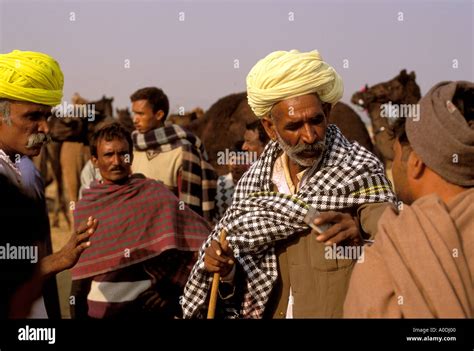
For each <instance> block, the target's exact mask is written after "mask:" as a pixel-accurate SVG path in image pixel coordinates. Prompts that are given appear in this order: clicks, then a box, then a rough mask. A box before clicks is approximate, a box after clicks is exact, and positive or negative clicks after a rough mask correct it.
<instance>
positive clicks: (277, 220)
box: [182, 125, 396, 318]
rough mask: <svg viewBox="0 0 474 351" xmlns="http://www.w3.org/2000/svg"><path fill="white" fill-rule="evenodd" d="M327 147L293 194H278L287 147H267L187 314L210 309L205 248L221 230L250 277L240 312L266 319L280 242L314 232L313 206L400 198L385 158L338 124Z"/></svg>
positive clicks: (200, 273) (193, 282)
mask: <svg viewBox="0 0 474 351" xmlns="http://www.w3.org/2000/svg"><path fill="white" fill-rule="evenodd" d="M326 147H327V149H326V152H325V154H324V156H323V159H322V161H321V166H320V167H319V168H318V169H317V170H316V171H314V174H313V175H308V176H309V177H308V179H307V181H306V183H305V184H304V185H303V186H302V187H301V188H300V189H299V190H298V192H297V193H296V194H295V195H293V196H289V195H284V194H280V193H275V192H272V189H273V184H272V180H271V175H272V170H273V165H274V163H275V160H276V159H277V157H278V156H279V155H280V154H281V152H282V150H281V148H280V146H279V145H278V143H277V142H270V143H269V144H268V145H267V147H266V148H265V150H264V153H263V154H262V156H261V157H260V158H259V160H258V161H257V162H255V163H254V164H253V165H252V167H251V168H250V169H249V170H248V171H247V172H246V173H245V174H244V175H243V177H242V178H241V180H240V181H239V183H238V185H237V188H236V191H235V194H234V202H233V204H232V206H231V207H230V208H229V209H228V210H227V211H226V213H225V215H224V217H223V218H222V219H221V221H220V222H219V223H218V224H217V225H216V226H215V228H214V230H213V231H212V233H211V235H210V236H209V238H208V239H207V240H206V242H205V243H204V244H203V246H202V248H201V250H200V254H199V258H198V261H197V263H196V264H195V266H194V268H193V270H192V272H191V275H190V277H189V279H188V282H187V284H186V287H185V291H184V296H183V301H182V307H183V316H184V317H185V318H192V317H196V316H198V315H200V314H201V312H198V311H200V310H202V309H203V308H205V306H204V305H205V303H206V301H207V296H208V292H209V290H210V284H211V281H212V274H210V273H208V272H207V271H206V270H205V269H204V250H205V249H206V248H207V247H208V246H209V245H210V241H211V240H219V239H218V237H219V233H220V231H221V229H223V228H225V229H226V230H227V233H228V234H227V240H228V241H229V244H230V246H231V247H232V249H233V251H234V254H235V256H236V259H237V261H238V263H239V264H240V265H241V266H242V268H243V270H244V272H245V275H246V287H245V289H244V299H243V301H242V303H241V305H240V306H239V311H238V314H239V316H240V317H243V318H261V317H262V315H263V312H264V309H265V305H266V303H267V301H268V299H269V296H270V293H271V291H272V288H273V286H274V283H275V281H276V279H277V276H278V270H277V258H276V255H275V251H274V243H275V242H276V241H278V240H283V239H287V238H288V237H290V236H292V235H295V234H297V233H301V232H305V231H307V230H308V228H309V227H308V226H307V225H306V224H305V223H304V220H303V218H304V216H305V214H306V212H307V209H308V206H313V207H315V208H317V209H318V210H321V211H329V210H340V209H344V208H353V207H357V206H358V205H361V204H364V203H376V202H395V201H396V198H395V195H394V194H393V192H392V190H391V185H390V182H389V181H388V180H387V179H386V177H385V173H384V168H383V165H382V164H381V162H380V161H379V160H378V159H377V158H376V157H375V156H374V155H373V154H372V153H370V152H369V151H367V150H366V149H365V148H363V147H362V146H360V145H359V144H357V143H350V142H349V141H348V140H347V139H346V138H345V137H344V136H343V135H342V133H341V132H340V130H339V129H338V128H337V127H336V126H335V125H329V126H328V129H327V132H326Z"/></svg>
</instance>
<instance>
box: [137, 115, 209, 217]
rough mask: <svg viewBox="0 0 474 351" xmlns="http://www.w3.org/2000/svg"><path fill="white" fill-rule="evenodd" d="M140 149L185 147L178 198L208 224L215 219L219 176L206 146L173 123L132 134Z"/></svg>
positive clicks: (161, 149) (163, 150) (161, 150)
mask: <svg viewBox="0 0 474 351" xmlns="http://www.w3.org/2000/svg"><path fill="white" fill-rule="evenodd" d="M132 139H133V145H134V147H135V148H136V149H137V150H148V149H155V150H158V151H160V152H166V151H170V150H173V149H175V148H177V147H181V148H182V152H183V157H182V165H181V191H180V193H179V199H180V200H182V201H183V202H184V203H185V204H186V205H188V206H189V208H191V209H192V210H193V211H195V212H196V213H198V214H199V215H201V216H203V217H204V218H205V219H207V220H208V221H209V222H212V221H213V219H214V207H215V204H214V198H215V197H216V187H217V185H216V182H217V175H216V172H215V171H214V168H213V167H212V165H211V164H210V163H209V162H208V158H207V153H206V150H205V148H204V145H203V143H202V141H201V139H199V138H198V137H197V136H195V135H194V134H192V133H191V132H189V131H188V130H186V129H184V128H182V127H180V126H178V125H176V124H171V125H169V126H166V127H161V128H156V129H153V130H150V131H149V132H147V133H145V134H141V133H138V132H137V131H135V132H133V133H132Z"/></svg>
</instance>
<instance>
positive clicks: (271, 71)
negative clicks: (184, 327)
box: [183, 50, 395, 318]
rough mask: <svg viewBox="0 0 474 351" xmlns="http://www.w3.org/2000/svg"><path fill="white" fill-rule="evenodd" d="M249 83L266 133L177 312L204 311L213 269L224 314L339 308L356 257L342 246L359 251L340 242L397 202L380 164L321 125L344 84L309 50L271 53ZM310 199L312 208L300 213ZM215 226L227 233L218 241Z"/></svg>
mask: <svg viewBox="0 0 474 351" xmlns="http://www.w3.org/2000/svg"><path fill="white" fill-rule="evenodd" d="M247 93H248V101H249V105H250V106H251V108H252V110H253V111H254V112H255V114H256V115H257V116H258V117H259V118H261V121H262V124H263V126H264V127H265V130H266V132H267V133H268V135H269V136H270V138H271V139H272V141H270V142H269V144H268V145H267V146H266V148H265V150H264V152H263V154H262V156H261V157H260V158H259V160H258V161H257V162H255V163H254V164H253V165H252V167H251V168H250V170H249V171H248V172H246V173H245V174H244V176H243V177H242V178H241V180H240V182H239V183H238V185H237V188H236V191H235V195H234V202H233V204H232V206H231V207H230V208H229V209H228V210H227V212H226V214H225V216H224V217H223V218H222V219H221V221H220V222H219V223H218V224H217V225H216V227H215V228H214V231H213V232H212V233H211V235H210V236H209V238H208V240H207V241H206V242H205V244H204V245H203V246H202V248H201V251H200V255H199V258H198V262H197V263H196V264H195V266H194V268H193V271H192V272H191V276H190V278H189V279H188V282H187V284H186V287H185V294H184V299H183V313H184V317H185V318H191V317H201V316H202V315H203V312H204V310H205V306H206V303H207V299H208V297H209V296H208V295H209V290H210V289H209V287H210V283H211V280H212V272H219V273H220V274H221V281H222V283H221V285H220V286H221V287H222V289H221V290H220V296H221V299H220V300H219V304H218V311H217V313H219V312H220V313H221V314H223V315H224V317H230V316H236V317H242V318H262V317H270V318H292V317H296V318H305V317H308V318H311V317H319V318H325V317H326V318H329V317H341V316H342V306H343V302H344V297H345V294H346V290H347V285H348V281H349V277H350V274H351V271H352V268H353V265H354V262H355V260H356V259H357V258H361V255H355V254H350V253H351V252H352V253H354V252H361V251H359V250H343V251H344V252H349V255H347V254H346V255H342V256H341V255H339V254H338V252H339V249H346V248H349V249H351V248H354V249H357V248H359V247H360V246H362V245H363V244H364V242H366V241H368V240H370V239H371V237H372V236H373V234H374V233H375V229H376V223H377V220H378V217H379V216H380V214H381V212H383V211H384V210H385V209H386V208H387V207H388V206H391V205H392V204H393V203H394V202H395V197H394V195H393V192H392V190H391V187H390V183H389V181H388V180H387V179H386V178H385V175H384V169H383V166H382V164H381V163H380V161H379V160H378V159H377V158H376V157H375V156H374V155H373V154H371V153H370V152H368V151H367V150H366V149H364V148H363V147H361V146H360V145H359V144H357V143H350V142H349V141H348V140H347V139H346V138H345V137H344V136H343V135H342V134H341V132H340V131H339V129H338V128H337V127H336V126H335V125H328V122H327V121H328V115H329V112H330V110H331V107H332V105H334V104H335V103H337V101H338V100H339V99H340V98H341V96H342V93H343V86H342V80H341V78H340V76H339V75H338V74H337V73H336V71H335V70H334V69H333V68H332V67H330V66H329V65H328V64H327V63H325V62H324V61H323V60H322V58H321V56H320V55H319V53H318V52H317V51H312V52H308V53H300V52H298V51H296V50H293V51H290V52H286V51H278V52H274V53H271V54H270V55H268V56H267V57H266V58H264V59H262V60H260V61H259V62H258V63H257V64H256V65H255V67H254V68H253V69H252V70H251V71H250V73H249V75H248V77H247ZM314 209H317V210H319V211H321V212H322V213H321V214H320V216H319V218H317V219H315V220H314V219H312V220H308V218H306V219H305V217H306V215H308V213H311V212H314ZM307 223H309V224H310V225H311V226H312V227H313V228H314V229H313V230H311V228H310V227H309V226H308V224H307ZM222 229H225V230H226V232H227V240H226V241H224V242H223V243H222V244H220V243H219V242H218V240H219V239H218V236H219V233H220V232H221V230H222ZM336 245H337V246H336ZM336 249H337V250H336Z"/></svg>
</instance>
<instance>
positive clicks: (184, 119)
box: [165, 107, 204, 127]
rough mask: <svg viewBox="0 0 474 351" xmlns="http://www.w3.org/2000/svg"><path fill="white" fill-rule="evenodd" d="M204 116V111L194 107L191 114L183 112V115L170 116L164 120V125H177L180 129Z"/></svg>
mask: <svg viewBox="0 0 474 351" xmlns="http://www.w3.org/2000/svg"><path fill="white" fill-rule="evenodd" d="M203 116H204V111H203V109H202V108H200V107H196V108H195V109H194V110H192V111H191V112H185V113H184V114H171V115H169V116H168V117H167V118H166V121H165V124H166V125H170V124H177V125H179V126H181V127H186V126H189V125H190V124H191V122H193V121H195V120H197V119H199V118H202V117H203Z"/></svg>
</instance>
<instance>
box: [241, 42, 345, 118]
mask: <svg viewBox="0 0 474 351" xmlns="http://www.w3.org/2000/svg"><path fill="white" fill-rule="evenodd" d="M343 92H344V87H343V84H342V79H341V77H340V76H339V74H337V72H336V71H335V70H334V68H332V67H331V66H329V65H328V64H327V63H326V62H324V61H323V59H322V57H321V55H319V52H318V51H317V50H314V51H310V52H299V51H298V50H291V51H275V52H272V53H271V54H269V55H268V56H267V57H265V58H263V59H261V60H260V61H258V62H257V64H256V65H255V66H254V67H253V68H252V69H251V70H250V73H249V74H248V76H247V98H248V102H249V105H250V107H251V108H252V110H253V112H254V113H255V114H256V115H257V117H259V118H261V117H263V116H265V115H267V114H268V113H269V112H270V110H271V108H272V106H273V105H274V104H276V103H277V102H279V101H282V100H286V99H289V98H293V97H296V96H301V95H306V94H311V93H317V94H318V96H319V98H320V99H321V101H323V102H328V103H330V104H333V105H334V104H335V103H336V102H338V101H339V99H340V98H341V97H342V93H343Z"/></svg>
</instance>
